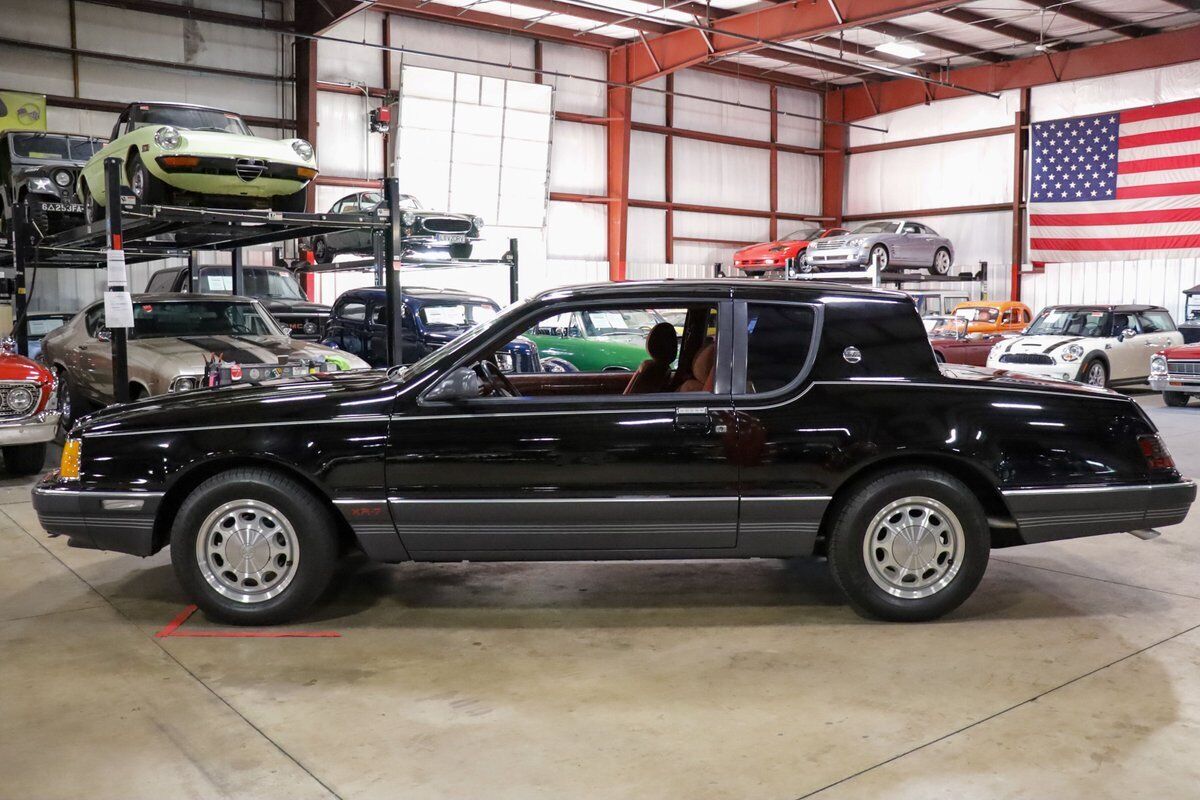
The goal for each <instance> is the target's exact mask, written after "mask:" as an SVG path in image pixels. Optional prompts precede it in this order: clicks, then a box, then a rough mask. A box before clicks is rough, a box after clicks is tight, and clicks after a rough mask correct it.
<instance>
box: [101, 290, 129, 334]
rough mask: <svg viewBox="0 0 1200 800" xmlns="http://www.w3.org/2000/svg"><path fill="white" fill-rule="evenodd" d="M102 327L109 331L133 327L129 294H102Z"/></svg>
mask: <svg viewBox="0 0 1200 800" xmlns="http://www.w3.org/2000/svg"><path fill="white" fill-rule="evenodd" d="M104 327H106V328H108V329H109V330H112V329H113V328H132V327H133V298H132V297H130V295H129V292H105V293H104Z"/></svg>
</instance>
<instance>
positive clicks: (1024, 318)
mask: <svg viewBox="0 0 1200 800" xmlns="http://www.w3.org/2000/svg"><path fill="white" fill-rule="evenodd" d="M1021 322H1023V323H1025V324H1026V325H1028V324H1029V312H1028V311H1026V310H1025V309H1023V308H1022V309H1021Z"/></svg>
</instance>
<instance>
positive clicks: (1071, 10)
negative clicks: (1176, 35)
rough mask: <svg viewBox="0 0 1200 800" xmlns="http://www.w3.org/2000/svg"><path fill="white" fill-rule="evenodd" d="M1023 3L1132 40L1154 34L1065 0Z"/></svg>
mask: <svg viewBox="0 0 1200 800" xmlns="http://www.w3.org/2000/svg"><path fill="white" fill-rule="evenodd" d="M1021 2H1023V3H1028V4H1029V5H1031V6H1034V7H1036V8H1042V9H1045V10H1046V11H1049V12H1052V13H1054V14H1057V15H1058V16H1060V17H1066V18H1067V19H1073V20H1075V21H1076V22H1082V23H1084V24H1086V25H1091V26H1092V27H1094V28H1100V29H1101V30H1108V31H1112V32H1113V33H1118V34H1120V35H1121V36H1127V37H1129V38H1131V39H1136V38H1138V37H1141V36H1148V35H1149V34H1152V33H1154V29H1153V28H1147V27H1145V26H1144V25H1137V24H1134V23H1132V22H1130V21H1129V20H1124V19H1118V18H1116V17H1110V16H1109V15H1108V14H1101V13H1100V12H1099V11H1092V10H1091V9H1090V8H1084V7H1083V6H1081V5H1079V4H1078V3H1075V2H1063V0H1021Z"/></svg>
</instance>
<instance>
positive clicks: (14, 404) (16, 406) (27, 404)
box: [8, 386, 37, 414]
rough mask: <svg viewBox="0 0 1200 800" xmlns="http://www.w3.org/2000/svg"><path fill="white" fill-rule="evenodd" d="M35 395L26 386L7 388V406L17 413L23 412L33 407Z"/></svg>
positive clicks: (35, 399) (35, 400)
mask: <svg viewBox="0 0 1200 800" xmlns="http://www.w3.org/2000/svg"><path fill="white" fill-rule="evenodd" d="M36 402H37V396H36V395H35V394H34V393H33V390H31V389H30V388H29V387H28V386H17V387H15V388H13V389H9V390H8V407H9V408H11V409H12V410H13V411H15V412H16V413H18V414H25V413H27V412H28V411H29V410H30V409H32V408H33V404H34V403H36Z"/></svg>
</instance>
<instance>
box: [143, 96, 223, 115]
mask: <svg viewBox="0 0 1200 800" xmlns="http://www.w3.org/2000/svg"><path fill="white" fill-rule="evenodd" d="M134 106H172V107H174V108H196V109H200V110H202V111H220V112H221V113H222V114H237V116H239V117H240V116H241V114H238V112H236V111H230V110H229V109H227V108H217V107H216V106H204V105H200V104H198V103H178V102H175V101H173V100H134V101H133V102H132V103H130V104H129V105H127V106H125V110H126V111H128V110H129V109H131V108H133V107H134Z"/></svg>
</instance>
